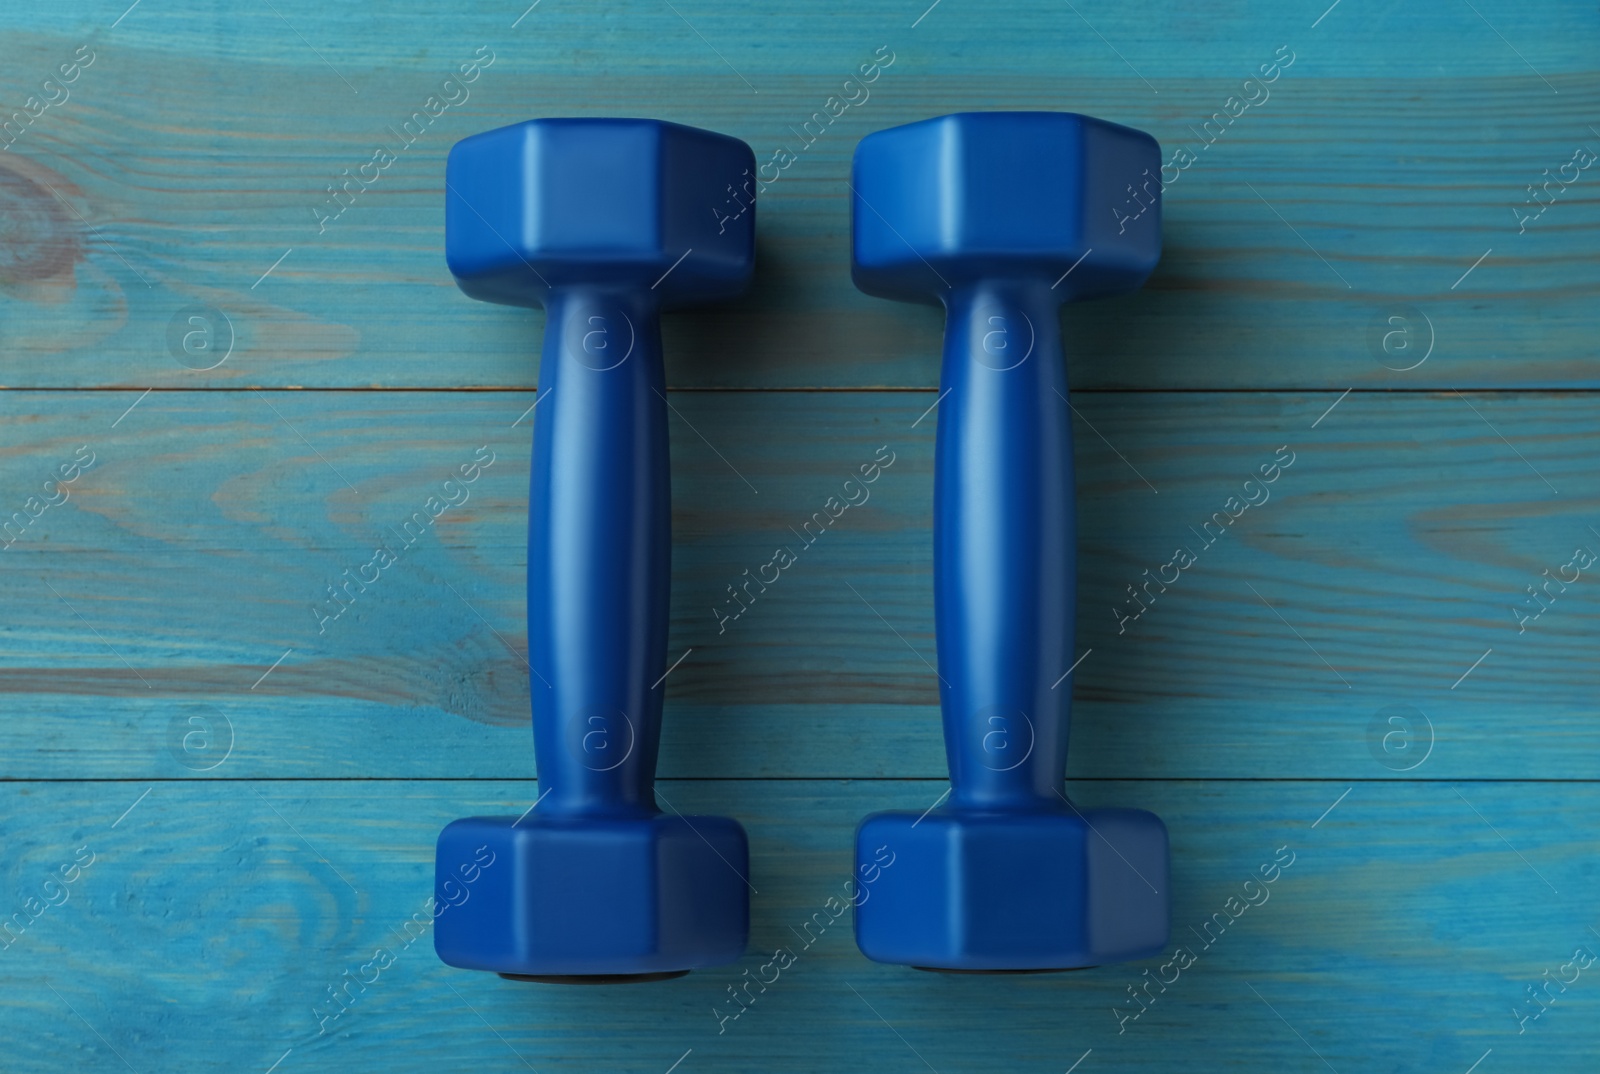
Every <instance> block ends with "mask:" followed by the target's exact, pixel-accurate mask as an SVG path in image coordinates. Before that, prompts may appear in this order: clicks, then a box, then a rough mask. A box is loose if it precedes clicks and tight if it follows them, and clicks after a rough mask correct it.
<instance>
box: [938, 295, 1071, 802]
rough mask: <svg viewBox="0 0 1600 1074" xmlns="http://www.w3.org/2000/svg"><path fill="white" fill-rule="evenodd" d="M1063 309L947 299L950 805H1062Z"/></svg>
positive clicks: (942, 647)
mask: <svg viewBox="0 0 1600 1074" xmlns="http://www.w3.org/2000/svg"><path fill="white" fill-rule="evenodd" d="M1059 305H1060V303H1059V300H1058V299H1057V297H1056V296H1055V294H1054V293H1053V292H1052V291H1051V288H1050V284H1049V282H1048V281H1043V282H1028V281H1020V282H989V283H980V284H966V285H960V286H957V287H955V288H953V289H952V291H951V292H950V293H949V295H948V296H947V298H946V310H947V318H946V323H945V343H944V364H943V370H942V372H941V374H940V389H941V391H942V392H943V393H945V394H944V398H943V401H942V402H941V403H940V405H939V419H938V420H939V426H938V438H937V447H936V455H935V463H934V528H933V560H934V609H935V620H936V626H937V632H938V652H939V674H940V679H941V682H940V687H939V689H940V700H941V702H942V704H943V711H944V734H945V751H946V753H947V754H948V757H949V762H950V783H951V790H952V794H951V805H952V806H954V807H956V808H963V807H965V808H974V809H994V808H1004V809H1052V808H1056V809H1059V808H1062V800H1061V797H1060V788H1061V781H1062V779H1063V777H1064V774H1065V769H1066V760H1067V725H1068V707H1069V702H1070V697H1071V686H1070V684H1069V683H1064V682H1063V683H1061V684H1060V685H1059V686H1054V685H1053V684H1055V683H1057V682H1058V681H1059V679H1060V676H1061V674H1062V672H1064V671H1065V670H1066V669H1067V668H1068V666H1069V665H1070V664H1071V661H1072V659H1073V655H1072V647H1073V620H1074V615H1075V606H1076V589H1077V585H1076V574H1077V564H1076V555H1077V535H1076V520H1075V512H1074V509H1073V497H1074V489H1073V473H1072V426H1071V420H1070V417H1069V407H1068V404H1067V384H1066V373H1065V362H1064V359H1063V355H1062V350H1061V336H1060V327H1059V323H1058V319H1057V310H1058V307H1059Z"/></svg>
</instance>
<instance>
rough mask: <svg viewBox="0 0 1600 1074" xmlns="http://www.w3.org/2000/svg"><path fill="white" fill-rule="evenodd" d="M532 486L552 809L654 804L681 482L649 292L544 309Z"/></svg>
mask: <svg viewBox="0 0 1600 1074" xmlns="http://www.w3.org/2000/svg"><path fill="white" fill-rule="evenodd" d="M545 313H546V320H545V334H544V355H543V359H542V363H541V365H540V371H539V399H538V407H537V409H536V410H535V412H534V427H533V428H534V434H533V466H532V478H531V480H530V482H529V493H528V662H529V665H530V667H531V669H532V672H533V674H532V675H531V676H530V683H529V688H530V690H531V692H532V696H533V737H534V745H535V749H536V752H537V756H538V768H539V787H540V793H541V795H546V796H547V797H545V798H544V800H543V802H542V803H541V804H540V806H539V809H540V812H541V813H542V814H545V815H550V814H567V815H586V816H598V815H639V814H648V813H655V812H657V808H656V803H655V793H654V789H653V788H654V781H655V764H656V750H657V745H658V742H659V739H660V730H661V702H662V696H663V689H664V686H663V684H661V683H660V682H659V681H658V680H659V678H660V676H661V673H662V670H663V664H664V658H665V655H666V643H667V607H668V592H669V587H670V583H671V555H672V552H671V495H672V493H671V485H670V479H669V474H668V467H667V424H666V396H665V394H664V393H665V383H664V375H663V372H662V365H661V331H660V319H659V315H658V314H659V311H658V309H657V306H656V303H655V301H654V298H653V296H648V295H647V296H644V297H641V296H639V295H637V294H631V293H624V292H610V291H605V290H601V289H583V288H568V289H564V290H559V291H557V292H556V293H555V294H553V295H552V296H551V297H550V299H549V301H548V302H547V303H546V306H545Z"/></svg>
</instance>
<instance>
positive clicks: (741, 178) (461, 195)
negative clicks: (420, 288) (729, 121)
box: [445, 119, 755, 308]
mask: <svg viewBox="0 0 1600 1074" xmlns="http://www.w3.org/2000/svg"><path fill="white" fill-rule="evenodd" d="M754 170H755V155H754V154H753V153H752V152H751V151H750V147H749V146H748V145H746V144H745V143H744V142H742V141H740V140H739V139H737V138H729V137H727V136H725V135H721V134H715V133H713V132H711V131H703V130H699V129H697V128H695V127H685V126H682V125H680V124H677V123H664V122H661V121H660V120H653V119H535V120H529V121H528V122H526V123H517V124H514V125H512V126H509V127H501V128H499V129H498V130H492V131H485V132H484V133H482V134H475V135H473V136H472V137H470V138H465V139H462V140H461V141H460V142H458V143H456V145H455V147H454V148H452V149H451V151H450V159H449V161H448V163H447V165H446V168H445V184H446V185H445V237H446V241H445V245H446V251H445V252H446V259H447V261H448V262H449V265H450V271H451V273H452V274H453V275H454V276H455V278H456V282H457V283H458V284H459V285H460V287H461V289H462V290H463V291H465V292H466V293H467V294H469V295H471V296H472V297H473V298H476V299H481V300H482V301H485V302H500V303H504V304H507V305H513V306H542V305H545V300H546V298H547V297H548V295H549V294H550V292H551V290H552V289H560V288H563V287H568V286H573V285H576V286H580V287H582V286H586V285H594V286H599V287H603V288H606V289H618V290H624V291H637V292H643V293H645V294H648V295H651V296H652V297H653V298H654V299H655V300H656V301H658V302H659V303H660V304H661V305H662V307H663V308H670V307H671V306H673V305H677V304H686V303H690V302H698V301H707V300H711V299H716V298H724V297H729V296H733V295H737V294H738V293H740V292H741V291H742V290H743V289H744V288H745V287H746V286H747V285H748V283H749V281H750V276H751V273H752V272H753V271H754V267H755V213H754V211H753V206H752V207H751V210H752V211H746V212H739V213H737V214H735V213H731V212H728V211H726V209H725V207H726V206H729V205H730V204H731V205H739V204H741V203H740V202H737V201H732V202H730V194H731V193H732V192H735V191H739V190H741V189H742V184H744V183H746V182H747V181H748V179H747V177H748V176H751V175H753V174H754Z"/></svg>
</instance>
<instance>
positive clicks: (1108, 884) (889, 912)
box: [856, 809, 1168, 971]
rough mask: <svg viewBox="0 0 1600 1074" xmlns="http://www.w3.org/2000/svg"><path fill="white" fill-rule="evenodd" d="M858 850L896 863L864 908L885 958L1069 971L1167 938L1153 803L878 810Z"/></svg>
mask: <svg viewBox="0 0 1600 1074" xmlns="http://www.w3.org/2000/svg"><path fill="white" fill-rule="evenodd" d="M891 855H892V856H891ZM856 857H857V860H858V861H859V862H862V863H869V862H870V863H875V864H878V865H879V866H882V863H884V862H886V861H887V862H890V863H891V864H890V865H889V866H887V867H882V868H881V872H878V873H877V874H876V875H877V879H876V880H875V881H874V882H873V883H872V884H871V886H870V887H864V888H863V890H864V891H867V892H869V894H868V897H867V898H866V900H865V901H863V902H862V903H861V904H860V905H859V906H858V907H857V909H856V943H857V944H858V945H859V946H860V948H861V951H862V953H863V954H865V955H866V956H867V957H868V958H870V959H873V960H875V961H878V962H891V963H899V964H901V965H911V966H918V967H922V968H926V969H958V970H967V971H973V970H1025V969H1032V970H1061V969H1076V968H1081V967H1085V966H1098V965H1101V964H1103V963H1109V962H1122V961H1126V960H1128V959H1135V958H1144V957H1148V956H1151V955H1155V954H1158V953H1160V951H1161V950H1162V949H1163V948H1164V947H1165V946H1166V943H1167V934H1168V903H1167V898H1168V896H1167V830H1166V827H1165V826H1164V825H1162V823H1161V821H1160V820H1159V819H1158V818H1157V817H1156V816H1155V815H1154V814H1152V813H1146V812H1144V811H1143V810H1138V809H1086V810H1083V811H1081V812H1079V811H1077V810H1075V809H1071V810H1063V811H1060V812H1035V813H985V812H970V813H961V812H944V811H936V812H933V813H928V814H926V815H921V816H919V815H918V814H916V813H877V814H874V815H872V816H870V817H868V818H867V819H866V820H865V821H863V822H862V824H861V828H860V830H859V831H858V832H857V835H856ZM863 867H864V868H865V865H864V866H863ZM863 875H866V874H863Z"/></svg>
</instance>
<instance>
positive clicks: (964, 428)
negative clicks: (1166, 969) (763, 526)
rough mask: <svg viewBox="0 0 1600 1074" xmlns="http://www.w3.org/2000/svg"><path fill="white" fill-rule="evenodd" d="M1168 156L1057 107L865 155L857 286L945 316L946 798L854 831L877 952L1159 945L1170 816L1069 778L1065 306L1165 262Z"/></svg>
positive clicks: (942, 660)
mask: <svg viewBox="0 0 1600 1074" xmlns="http://www.w3.org/2000/svg"><path fill="white" fill-rule="evenodd" d="M1160 163H1161V157H1160V149H1159V147H1158V146H1157V145H1156V142H1155V139H1153V138H1151V137H1150V136H1149V135H1147V134H1144V133H1142V132H1140V131H1136V130H1130V129H1128V128H1127V127H1121V126H1117V125H1116V124H1114V123H1106V122H1103V121H1101V120H1096V119H1091V118H1089V117H1087V116H1080V115H1073V114H1069V113H1052V112H1010V113H1008V112H987V113H966V114H961V115H952V116H943V117H940V118H938V119H930V120H926V121H924V122H921V123H912V124H909V125H907V126H903V127H895V128H893V129H891V130H885V131H880V132H878V133H876V134H872V135H869V136H868V137H867V138H865V139H863V140H862V142H861V144H860V146H858V147H857V149H856V155H855V168H854V181H853V184H852V186H853V188H854V196H853V204H852V224H853V263H852V275H853V276H854V278H855V282H856V286H857V287H859V288H861V290H863V291H866V292H867V293H869V294H873V295H878V296H881V297H885V298H894V299H901V300H907V301H933V302H939V303H942V304H943V305H944V307H945V310H946V322H945V344H944V365H943V370H942V372H941V374H940V388H941V391H942V393H943V394H942V401H941V402H940V403H939V410H938V422H939V426H938V436H937V442H936V456H935V464H934V530H933V556H934V613H935V619H936V626H937V630H938V652H939V675H940V680H941V682H940V700H941V703H942V706H943V710H944V735H945V751H946V755H947V757H948V760H949V764H950V798H949V802H948V803H947V804H946V805H944V806H943V807H942V808H940V809H937V810H934V811H933V812H930V813H928V814H927V815H926V816H922V817H919V815H918V814H916V813H878V814H875V815H873V816H870V817H868V818H867V819H866V820H865V821H863V822H862V824H861V827H860V829H859V831H858V832H857V835H856V860H857V863H858V866H859V869H860V875H861V877H862V878H863V879H864V880H870V881H871V883H870V885H867V886H864V887H863V895H862V898H861V901H860V903H859V905H858V907H857V910H856V943H857V944H858V945H859V946H860V948H861V951H862V953H863V954H865V955H866V956H867V957H868V958H871V959H874V960H876V961H879V962H894V963H902V964H907V965H912V966H918V967H925V968H929V969H945V970H967V971H973V970H978V971H983V970H1051V969H1071V968H1075V967H1082V966H1093V965H1098V964H1101V963H1105V962H1115V961H1121V960H1124V959H1132V958H1140V957H1144V956H1148V955H1153V954H1156V953H1158V952H1159V951H1160V950H1161V949H1162V948H1163V947H1164V946H1165V945H1166V941H1167V933H1168V917H1169V913H1168V911H1169V907H1168V894H1167V856H1168V855H1167V830H1166V828H1165V827H1164V826H1163V825H1162V823H1161V821H1160V820H1159V819H1158V818H1157V817H1156V816H1155V815H1154V814H1151V813H1146V812H1142V811H1140V810H1132V809H1079V808H1078V807H1077V806H1076V805H1074V804H1073V803H1072V802H1070V801H1069V800H1068V799H1067V798H1066V797H1065V795H1064V794H1063V793H1062V780H1063V778H1064V775H1065V770H1066V760H1067V722H1068V721H1067V710H1068V703H1069V698H1070V694H1071V687H1070V685H1068V684H1063V683H1062V682H1061V680H1062V678H1063V673H1064V672H1065V671H1066V670H1068V668H1069V667H1070V665H1071V664H1072V663H1073V660H1074V653H1073V617H1074V613H1075V602H1076V592H1075V590H1076V566H1075V563H1074V559H1075V556H1076V551H1077V549H1076V540H1077V538H1076V532H1075V530H1076V524H1075V517H1074V511H1073V476H1072V427H1071V418H1070V416H1069V409H1068V405H1067V397H1066V391H1067V382H1066V373H1065V368H1064V366H1065V363H1064V359H1063V355H1062V349H1061V339H1060V325H1059V321H1058V309H1059V306H1060V304H1061V303H1062V302H1063V301H1065V300H1068V299H1079V298H1087V297H1090V296H1094V295H1106V294H1114V293H1117V292H1121V291H1129V290H1133V289H1135V288H1137V287H1139V286H1140V285H1141V284H1142V283H1143V282H1144V280H1145V278H1146V277H1148V276H1149V275H1150V272H1151V271H1152V270H1153V269H1154V268H1155V265H1156V261H1157V260H1158V259H1159V258H1160V256H1161V213H1160V202H1159V191H1160V183H1159V181H1155V182H1152V180H1154V179H1155V176H1156V175H1157V174H1159V168H1160ZM1058 684H1059V685H1058ZM885 862H889V863H890V866H889V867H884V863H885Z"/></svg>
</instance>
